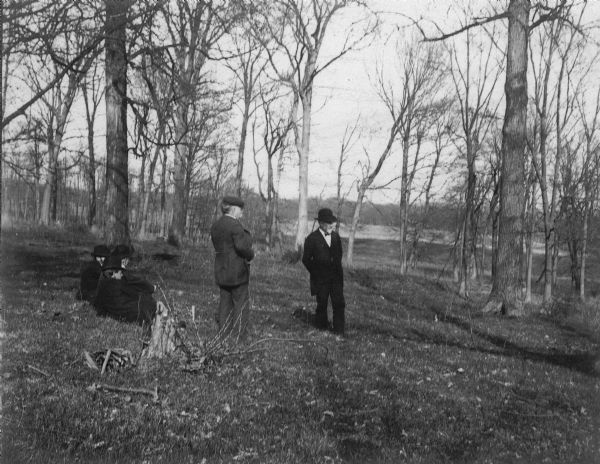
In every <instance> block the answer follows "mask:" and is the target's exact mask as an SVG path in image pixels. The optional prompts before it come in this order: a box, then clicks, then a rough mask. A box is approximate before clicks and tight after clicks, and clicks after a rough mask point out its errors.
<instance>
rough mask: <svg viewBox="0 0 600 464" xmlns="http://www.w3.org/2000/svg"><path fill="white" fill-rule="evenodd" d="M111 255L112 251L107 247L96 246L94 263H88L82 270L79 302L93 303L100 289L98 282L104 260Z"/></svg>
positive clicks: (78, 294) (93, 255)
mask: <svg viewBox="0 0 600 464" xmlns="http://www.w3.org/2000/svg"><path fill="white" fill-rule="evenodd" d="M109 255H110V250H109V249H108V247H107V246H106V245H96V246H95V247H94V251H92V257H93V261H91V262H89V263H87V264H86V265H85V266H84V267H83V268H82V269H81V279H80V281H79V290H78V291H77V295H76V298H77V299H78V300H85V301H89V302H92V301H93V300H94V296H96V288H97V287H98V280H99V279H100V274H101V273H102V264H103V263H104V260H105V259H106V258H107V257H108V256H109Z"/></svg>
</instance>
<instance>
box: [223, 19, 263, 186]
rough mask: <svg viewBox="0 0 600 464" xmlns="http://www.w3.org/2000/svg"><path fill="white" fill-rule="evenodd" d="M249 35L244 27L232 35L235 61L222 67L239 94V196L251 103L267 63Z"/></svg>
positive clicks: (237, 182)
mask: <svg viewBox="0 0 600 464" xmlns="http://www.w3.org/2000/svg"><path fill="white" fill-rule="evenodd" d="M248 32H249V31H248V29H247V28H246V27H242V28H240V30H239V31H236V32H235V33H233V34H232V41H233V47H234V52H235V57H234V58H233V59H232V60H227V61H226V62H225V66H227V67H228V68H229V69H230V70H231V71H232V72H233V74H234V75H235V77H236V81H237V83H238V84H239V85H240V86H241V93H242V111H241V112H242V122H241V129H240V141H239V144H238V160H237V171H236V178H235V190H236V193H237V194H238V195H241V194H242V179H243V174H244V152H245V150H246V137H247V132H248V123H249V121H250V118H251V117H252V115H253V110H252V108H253V105H252V103H253V102H254V100H255V99H256V97H257V96H258V92H257V85H256V84H257V82H258V80H259V79H260V76H261V74H263V72H264V70H265V67H266V65H267V63H268V61H267V60H266V59H265V57H264V55H265V53H264V45H263V43H264V42H262V41H260V40H257V39H256V38H255V37H254V36H253V35H252V34H249V33H248Z"/></svg>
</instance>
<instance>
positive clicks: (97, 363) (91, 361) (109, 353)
mask: <svg viewBox="0 0 600 464" xmlns="http://www.w3.org/2000/svg"><path fill="white" fill-rule="evenodd" d="M83 357H84V358H85V362H86V364H87V365H88V366H89V367H91V368H92V369H95V370H97V371H100V375H102V374H104V373H105V372H106V371H121V370H123V369H125V368H127V367H131V366H134V365H135V363H134V362H133V356H132V355H131V351H129V350H122V349H119V348H109V349H106V350H99V351H94V352H93V353H90V352H89V351H84V352H83Z"/></svg>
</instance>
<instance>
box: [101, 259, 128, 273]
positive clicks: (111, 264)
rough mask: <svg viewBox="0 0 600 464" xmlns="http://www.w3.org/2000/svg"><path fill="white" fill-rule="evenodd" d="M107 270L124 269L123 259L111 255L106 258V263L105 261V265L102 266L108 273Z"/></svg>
mask: <svg viewBox="0 0 600 464" xmlns="http://www.w3.org/2000/svg"><path fill="white" fill-rule="evenodd" d="M107 269H123V265H122V264H121V257H120V256H117V255H111V256H109V257H108V258H106V261H104V264H103V265H102V270H103V271H106V270H107Z"/></svg>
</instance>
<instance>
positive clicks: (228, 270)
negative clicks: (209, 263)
mask: <svg viewBox="0 0 600 464" xmlns="http://www.w3.org/2000/svg"><path fill="white" fill-rule="evenodd" d="M210 237H211V239H212V242H213V245H214V247H215V252H216V255H215V281H216V282H217V285H219V286H222V287H235V286H237V285H242V284H245V283H248V281H249V280H250V261H251V260H252V258H254V250H253V249H252V236H251V235H250V232H248V231H247V230H246V229H244V227H243V226H242V224H241V223H240V221H238V220H237V219H234V218H232V217H231V216H227V215H223V216H222V217H221V218H220V219H219V220H217V221H216V222H215V223H214V224H213V226H212V227H211V229H210Z"/></svg>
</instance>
